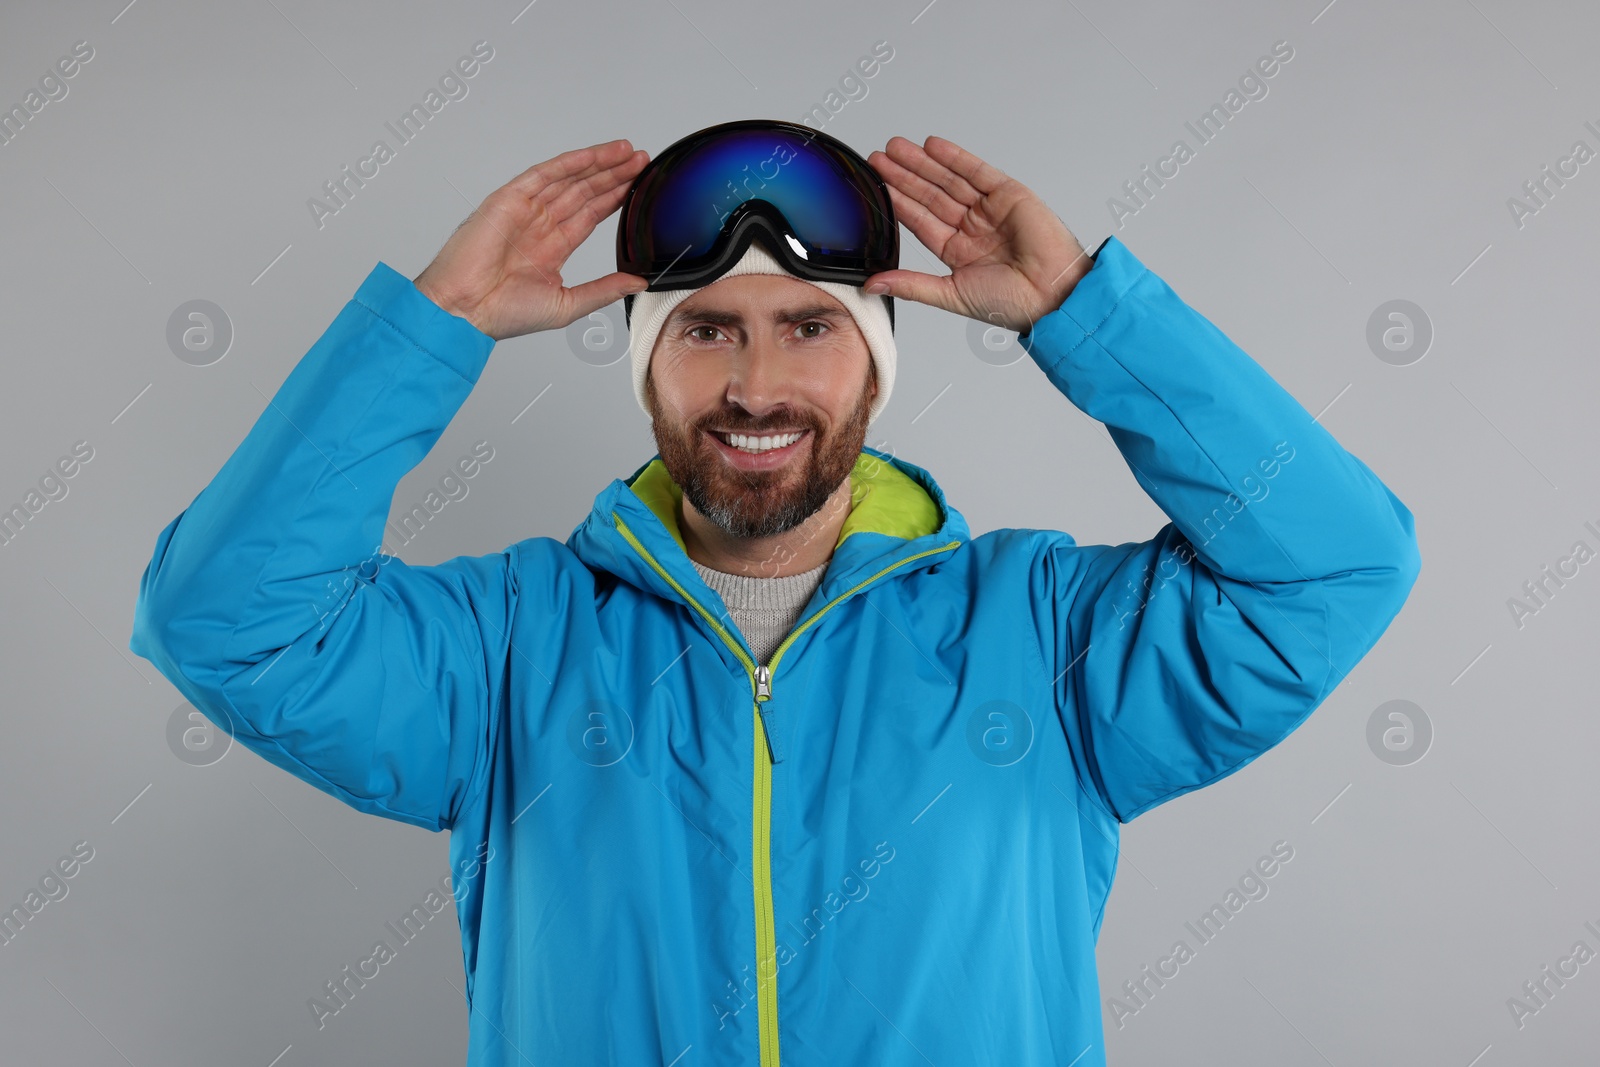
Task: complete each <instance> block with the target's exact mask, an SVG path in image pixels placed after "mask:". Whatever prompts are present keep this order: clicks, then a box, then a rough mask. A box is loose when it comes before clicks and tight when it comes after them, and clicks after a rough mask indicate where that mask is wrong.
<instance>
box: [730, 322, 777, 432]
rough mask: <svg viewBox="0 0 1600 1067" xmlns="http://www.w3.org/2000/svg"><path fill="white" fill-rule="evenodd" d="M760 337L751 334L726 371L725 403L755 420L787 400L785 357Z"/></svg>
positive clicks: (771, 342) (753, 332) (736, 352)
mask: <svg viewBox="0 0 1600 1067" xmlns="http://www.w3.org/2000/svg"><path fill="white" fill-rule="evenodd" d="M760 334H761V331H759V330H754V331H751V336H750V339H749V340H748V341H747V342H746V343H745V344H742V345H740V346H739V347H738V348H737V349H735V350H734V352H733V355H732V357H731V359H730V363H729V368H728V391H727V398H728V400H729V401H730V402H732V403H735V404H738V405H739V406H740V407H742V408H744V409H745V410H746V411H748V412H749V413H750V414H751V415H752V416H754V417H756V418H760V417H761V416H763V415H765V414H766V413H767V412H769V411H771V410H773V409H774V408H777V407H780V406H782V405H784V404H786V403H788V402H789V400H790V383H789V381H788V380H787V373H786V368H785V367H784V365H783V361H784V354H783V352H782V350H781V349H780V348H779V347H778V345H777V344H776V343H774V342H773V341H772V340H771V339H770V338H768V337H765V336H760Z"/></svg>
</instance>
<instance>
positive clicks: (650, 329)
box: [628, 241, 895, 422]
mask: <svg viewBox="0 0 1600 1067" xmlns="http://www.w3.org/2000/svg"><path fill="white" fill-rule="evenodd" d="M735 274H781V275H784V276H785V277H789V278H795V277H796V275H794V274H791V273H789V272H788V271H786V270H784V269H783V265H782V264H781V263H779V262H778V261H777V260H776V259H774V258H773V257H772V256H771V255H770V254H769V253H768V252H767V250H766V249H764V248H762V247H761V246H760V244H759V243H757V242H755V241H752V242H750V247H749V248H748V249H746V250H745V253H744V256H743V257H742V258H741V259H740V260H739V262H738V263H735V264H734V265H733V266H731V267H729V268H728V269H727V270H726V271H724V272H723V273H722V274H719V275H717V278H716V280H715V281H713V282H712V283H710V284H713V285H714V284H716V282H717V281H721V280H722V279H723V278H728V277H731V276H733V275H735ZM797 280H799V281H802V282H806V283H807V284H808V285H814V286H816V287H817V288H818V289H821V290H822V291H823V292H825V293H827V294H828V295H829V296H831V297H833V298H834V299H836V300H838V301H839V303H841V304H843V305H844V307H845V310H847V311H849V312H850V315H851V317H853V318H854V319H855V320H856V326H857V328H859V329H860V330H861V336H862V337H864V338H866V341H867V349H868V351H870V352H871V353H872V362H873V364H874V365H876V366H877V368H878V395H877V396H875V397H873V398H872V405H871V410H870V411H869V412H868V415H867V421H868V422H871V421H873V420H874V419H876V418H877V417H878V413H879V412H880V411H882V410H883V405H884V404H886V403H887V402H888V400H889V391H890V389H891V388H893V386H894V364H895V347H894V330H893V329H892V327H891V325H890V322H889V305H888V303H887V300H888V297H887V296H871V295H868V294H867V291H866V290H865V289H863V288H861V287H859V286H855V285H845V284H844V283H842V282H814V281H811V280H810V279H809V278H798V279H797ZM700 288H701V289H703V288H705V286H701V287H700ZM699 291H700V289H668V290H666V291H665V292H659V293H653V292H649V291H648V290H647V291H645V292H642V293H638V294H636V295H635V296H634V298H633V308H632V310H630V311H629V313H628V319H629V325H628V355H629V356H630V357H632V359H633V395H634V397H635V398H636V399H637V400H638V401H639V409H640V410H641V411H643V412H644V413H645V414H646V415H648V414H650V406H649V405H648V404H647V403H646V402H645V397H644V385H645V380H646V379H647V378H648V377H649V374H650V353H651V352H652V351H653V350H654V349H655V346H656V335H657V334H659V333H660V332H661V327H662V326H663V325H664V324H665V323H666V321H667V316H668V315H671V314H672V309H673V308H675V307H677V306H678V305H679V304H681V303H683V302H684V301H685V300H687V299H689V298H690V297H691V296H693V295H694V294H695V293H698V292H699Z"/></svg>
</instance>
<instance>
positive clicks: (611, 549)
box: [567, 447, 971, 617]
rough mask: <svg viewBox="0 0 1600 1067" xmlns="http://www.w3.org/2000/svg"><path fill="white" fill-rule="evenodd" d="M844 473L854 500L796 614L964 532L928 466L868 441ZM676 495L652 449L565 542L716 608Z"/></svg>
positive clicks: (668, 594) (583, 554) (636, 579)
mask: <svg viewBox="0 0 1600 1067" xmlns="http://www.w3.org/2000/svg"><path fill="white" fill-rule="evenodd" d="M850 483H851V493H852V496H851V499H852V501H854V504H853V506H852V507H851V510H850V514H849V515H848V516H846V517H845V522H844V527H843V528H842V529H841V530H840V531H839V539H838V541H836V542H835V543H834V549H833V556H832V557H831V558H830V560H829V562H828V569H827V570H826V571H825V572H824V573H823V578H822V582H821V584H820V585H819V586H818V587H817V591H816V593H815V594H813V596H812V599H811V601H810V603H808V604H807V605H806V608H805V609H804V612H803V616H802V617H805V616H809V615H810V613H811V611H812V610H813V609H814V607H816V606H820V605H821V604H824V603H826V602H828V601H829V600H832V599H833V598H834V597H836V596H838V595H839V594H840V593H843V592H845V591H846V590H849V589H851V588H853V587H854V586H856V585H857V584H858V583H861V582H865V581H867V580H868V579H870V578H872V577H873V576H875V575H876V574H878V573H879V572H880V571H882V570H884V569H885V568H888V567H892V566H894V565H895V564H897V563H899V562H900V561H902V560H906V559H907V557H910V556H916V555H918V554H919V553H922V552H928V551H930V550H933V549H939V548H944V547H947V546H948V547H956V546H958V545H959V543H960V542H964V541H967V540H969V539H970V536H971V533H970V531H969V529H968V527H967V521H966V519H965V518H963V517H962V515H961V513H960V512H959V511H957V510H956V509H955V508H953V507H951V506H950V504H949V502H948V501H946V500H945V496H944V491H943V490H942V489H940V487H939V484H938V483H937V482H936V481H934V479H933V476H932V475H931V474H929V473H928V472H927V471H926V470H924V469H922V468H921V467H918V466H917V465H915V464H913V463H908V462H906V461H905V460H903V459H899V458H897V457H895V456H893V455H891V454H889V453H886V452H880V451H879V450H877V449H875V448H871V447H866V448H863V449H862V451H861V454H860V455H859V456H858V457H856V462H855V466H854V467H852V468H851V471H850ZM682 497H683V490H682V488H681V487H680V486H678V485H677V484H676V483H675V482H673V481H672V478H671V476H669V475H668V473H667V468H666V465H665V464H664V463H663V462H662V460H661V455H660V453H657V454H656V455H654V456H653V457H651V459H650V460H648V461H647V462H646V463H645V464H644V465H643V466H641V467H639V469H638V470H636V471H634V472H633V473H632V474H631V475H629V476H628V477H627V478H625V479H624V478H616V479H613V480H612V482H611V484H610V485H608V486H606V488H605V489H603V490H602V491H601V492H600V494H599V496H597V497H596V498H595V502H594V508H593V510H591V511H590V512H589V515H588V517H587V518H586V519H584V521H583V522H581V523H579V524H578V526H577V527H576V528H575V529H574V530H573V531H572V534H571V536H569V537H568V539H567V546H568V547H569V548H571V549H572V551H573V552H574V553H576V554H577V556H578V557H579V558H580V559H581V560H583V562H584V563H585V564H586V565H587V566H588V567H589V568H590V569H591V570H596V571H606V572H609V573H611V574H614V575H616V576H617V577H618V578H619V579H621V580H622V581H625V582H628V583H630V584H631V585H634V586H637V587H639V588H640V589H645V590H648V591H650V592H653V593H655V594H656V595H658V596H661V597H664V598H666V599H668V600H674V601H677V602H679V603H682V604H685V605H687V604H688V600H687V599H686V596H685V594H687V595H688V596H692V597H694V599H695V600H697V601H699V603H700V604H701V605H702V606H707V607H711V608H712V609H713V610H714V611H720V610H721V609H723V608H724V605H723V604H722V600H721V597H720V596H718V595H717V593H716V592H715V591H714V590H712V589H711V587H710V586H708V585H706V584H705V581H704V580H703V579H702V578H701V577H700V572H699V571H697V570H695V568H694V565H693V563H692V562H691V561H690V559H689V556H688V553H687V551H686V550H685V548H684V542H683V534H682V532H681V531H680V529H679V527H678V507H679V502H680V501H681V499H682ZM630 535H631V540H630ZM634 541H637V543H638V544H637V546H635V544H634V543H633V542H634ZM641 549H642V550H643V551H641ZM646 553H648V555H649V556H650V557H651V558H652V559H653V560H654V562H655V564H658V565H659V567H660V569H659V570H658V569H657V567H656V566H653V565H652V563H651V562H650V559H647V558H646ZM943 558H945V557H944V556H943V555H940V554H934V555H929V556H924V557H922V558H921V559H918V560H914V561H911V562H908V563H907V564H906V565H905V566H903V567H900V568H899V569H898V570H897V571H896V574H897V575H898V574H903V573H907V572H909V571H911V570H915V569H916V568H917V567H918V566H919V565H921V566H931V565H932V564H934V563H936V562H938V561H939V560H941V559H943ZM674 583H675V584H676V588H675V587H674Z"/></svg>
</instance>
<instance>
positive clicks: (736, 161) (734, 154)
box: [617, 119, 900, 326]
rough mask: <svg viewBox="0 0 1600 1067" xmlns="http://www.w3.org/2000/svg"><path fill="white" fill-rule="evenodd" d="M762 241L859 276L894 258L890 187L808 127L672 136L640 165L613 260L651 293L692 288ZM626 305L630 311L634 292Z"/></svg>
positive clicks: (817, 266) (805, 270)
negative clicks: (670, 141)
mask: <svg viewBox="0 0 1600 1067" xmlns="http://www.w3.org/2000/svg"><path fill="white" fill-rule="evenodd" d="M758 239H759V240H760V241H761V242H762V244H763V245H765V246H766V248H767V250H768V251H769V252H771V253H772V255H773V257H774V258H775V259H777V260H778V262H779V263H781V264H782V265H783V267H784V269H785V270H787V271H789V272H790V273H792V274H794V275H795V276H796V277H800V278H805V279H807V280H809V281H814V282H837V283H842V284H845V285H856V286H859V285H862V284H864V283H865V282H866V279H867V278H869V277H870V276H872V275H873V274H877V273H878V272H880V271H886V270H895V269H896V268H898V267H899V265H900V233H899V227H898V226H897V225H896V223H895V217H894V208H893V206H892V204H891V202H890V200H889V190H888V188H887V187H886V186H885V185H884V182H883V179H882V178H881V177H879V176H878V173H877V172H876V171H875V170H873V169H872V167H871V166H869V165H868V164H867V161H866V160H865V159H863V158H862V157H861V156H859V155H857V154H856V152H855V151H854V150H853V149H851V148H850V146H849V145H847V144H845V143H844V142H843V141H840V140H838V139H837V138H834V137H831V136H829V135H828V134H825V133H823V132H822V131H820V130H814V129H812V128H810V127H809V126H802V125H799V124H797V123H792V122H783V121H780V120H769V119H745V120H740V121H737V122H724V123H721V124H720V125H716V126H710V127H707V128H706V129H703V130H700V131H698V132H696V133H692V134H690V135H689V136H687V137H684V138H682V139H681V140H678V141H675V142H674V143H673V144H671V145H669V146H668V147H667V148H666V149H665V150H664V151H663V152H662V153H661V154H660V155H658V156H656V157H655V158H654V159H652V160H651V161H650V162H649V163H648V164H646V166H645V168H644V170H642V171H640V172H639V174H638V176H637V177H636V178H635V179H634V181H633V185H632V186H631V187H630V188H629V189H628V194H627V197H626V198H625V199H624V200H623V202H622V208H621V213H620V216H619V218H618V221H617V270H619V271H623V272H626V273H628V274H637V275H639V276H641V277H643V278H646V279H648V280H649V285H648V286H647V289H648V290H649V291H650V292H661V291H665V290H671V289H695V288H699V287H701V286H704V285H709V284H710V283H711V282H713V281H715V280H716V279H717V278H718V277H720V276H721V275H722V274H723V272H725V271H726V270H727V269H728V268H729V267H732V266H733V265H734V264H735V263H737V262H739V260H740V258H741V257H742V256H743V255H744V253H745V250H746V249H747V248H748V247H749V245H750V242H751V241H753V240H758ZM886 303H887V304H888V305H889V321H890V324H891V326H892V325H893V322H894V303H893V301H892V300H886ZM625 306H626V311H627V313H628V315H629V318H630V319H631V316H632V311H633V296H632V295H629V296H628V297H627V299H626V301H625Z"/></svg>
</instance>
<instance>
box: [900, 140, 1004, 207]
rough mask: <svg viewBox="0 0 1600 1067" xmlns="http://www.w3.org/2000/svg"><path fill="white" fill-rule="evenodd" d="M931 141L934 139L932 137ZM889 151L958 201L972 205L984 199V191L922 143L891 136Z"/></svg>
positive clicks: (901, 162) (904, 164)
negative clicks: (979, 189)
mask: <svg viewBox="0 0 1600 1067" xmlns="http://www.w3.org/2000/svg"><path fill="white" fill-rule="evenodd" d="M929 141H930V142H931V141H932V138H931V137H930V138H929ZM888 151H889V155H890V156H891V157H892V158H893V159H894V160H895V161H896V162H898V163H900V164H901V165H902V166H904V167H906V168H908V169H910V170H912V171H915V172H916V173H917V174H919V175H921V176H922V177H923V178H924V179H925V180H927V181H929V182H931V183H933V184H934V185H937V186H938V187H939V188H941V189H943V190H944V191H945V193H946V194H947V195H948V196H949V197H950V198H951V199H952V200H954V201H955V202H956V203H958V204H962V205H965V206H967V207H971V206H972V205H973V204H976V203H977V202H978V201H979V200H980V199H982V196H983V194H982V193H980V192H978V190H976V189H974V188H973V187H972V186H971V185H969V184H968V183H967V180H966V179H965V178H963V177H962V176H961V175H959V174H957V173H956V172H955V171H953V170H951V169H950V168H949V167H947V166H945V165H944V164H943V163H941V162H939V161H938V160H937V159H934V158H933V157H932V156H931V155H929V154H928V151H927V149H925V148H924V147H922V146H921V145H919V144H916V143H915V142H913V141H908V140H906V139H905V138H904V137H891V138H890V139H889V145H888Z"/></svg>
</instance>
